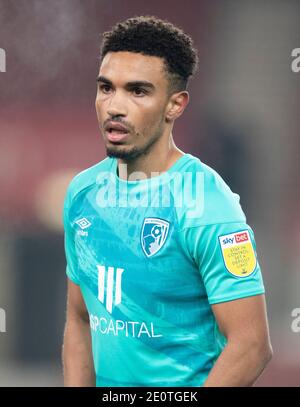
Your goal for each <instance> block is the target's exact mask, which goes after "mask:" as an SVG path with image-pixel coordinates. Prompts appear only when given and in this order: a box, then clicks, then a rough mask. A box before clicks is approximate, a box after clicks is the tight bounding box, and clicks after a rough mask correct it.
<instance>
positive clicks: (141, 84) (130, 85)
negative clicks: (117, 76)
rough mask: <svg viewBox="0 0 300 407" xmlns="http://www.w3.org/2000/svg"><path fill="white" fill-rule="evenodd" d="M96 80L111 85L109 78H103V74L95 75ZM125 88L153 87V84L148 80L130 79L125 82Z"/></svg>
mask: <svg viewBox="0 0 300 407" xmlns="http://www.w3.org/2000/svg"><path fill="white" fill-rule="evenodd" d="M97 82H103V83H106V84H107V85H112V81H110V80H109V79H107V78H105V76H101V75H100V76H98V77H97ZM126 87H127V88H133V87H145V88H150V89H155V86H154V85H153V83H151V82H148V81H130V82H127V83H126Z"/></svg>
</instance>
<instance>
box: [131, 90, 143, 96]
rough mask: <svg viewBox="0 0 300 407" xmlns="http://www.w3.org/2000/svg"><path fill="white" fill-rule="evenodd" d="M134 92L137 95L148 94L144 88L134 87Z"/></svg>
mask: <svg viewBox="0 0 300 407" xmlns="http://www.w3.org/2000/svg"><path fill="white" fill-rule="evenodd" d="M132 92H133V94H134V95H135V96H143V95H145V94H146V91H145V90H144V89H142V88H133V89H132Z"/></svg>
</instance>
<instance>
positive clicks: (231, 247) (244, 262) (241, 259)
mask: <svg viewBox="0 0 300 407" xmlns="http://www.w3.org/2000/svg"><path fill="white" fill-rule="evenodd" d="M219 242H220V245H221V250H222V255H223V260H224V263H225V266H226V268H227V270H228V271H229V272H230V273H231V274H233V275H234V276H236V277H248V276H250V274H252V273H253V272H254V270H255V268H256V255H255V252H254V248H253V245H252V242H251V237H250V234H249V231H248V230H242V231H239V232H236V233H231V234H229V235H223V236H219Z"/></svg>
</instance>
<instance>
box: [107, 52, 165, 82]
mask: <svg viewBox="0 0 300 407" xmlns="http://www.w3.org/2000/svg"><path fill="white" fill-rule="evenodd" d="M163 73H164V61H163V59H162V58H159V57H156V56H149V55H143V54H140V53H136V52H128V51H119V52H109V53H107V54H106V55H105V57H104V58H103V60H102V63H101V66H100V70H99V75H101V76H105V77H107V78H108V79H110V80H115V79H120V78H122V80H125V81H132V80H135V81H137V80H141V81H142V80H149V81H151V80H155V79H159V78H160V77H162V76H164V75H163Z"/></svg>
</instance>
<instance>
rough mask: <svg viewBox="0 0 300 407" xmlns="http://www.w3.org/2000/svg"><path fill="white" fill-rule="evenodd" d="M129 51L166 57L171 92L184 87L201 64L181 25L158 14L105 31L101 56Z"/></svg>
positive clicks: (120, 24)
mask: <svg viewBox="0 0 300 407" xmlns="http://www.w3.org/2000/svg"><path fill="white" fill-rule="evenodd" d="M117 51H129V52H137V53H141V54H143V55H149V56H156V57H160V58H163V60H164V62H165V68H166V72H167V74H168V78H169V83H170V89H169V90H170V92H171V93H173V92H178V91H181V90H185V89H186V88H187V85H188V80H189V78H190V77H192V76H193V75H194V73H195V72H196V70H197V65H198V55H197V50H196V49H195V48H194V46H193V40H192V39H191V37H189V36H188V35H187V34H186V33H184V32H183V30H182V29H181V28H179V27H176V26H174V25H173V24H172V23H170V22H168V21H164V20H161V19H159V18H157V17H155V16H138V17H132V18H129V19H127V20H125V21H123V22H120V23H117V24H116V25H115V26H114V27H113V28H112V30H111V31H107V32H104V33H103V41H102V45H101V51H100V57H101V59H102V58H104V56H105V55H106V54H107V53H108V52H117Z"/></svg>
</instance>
